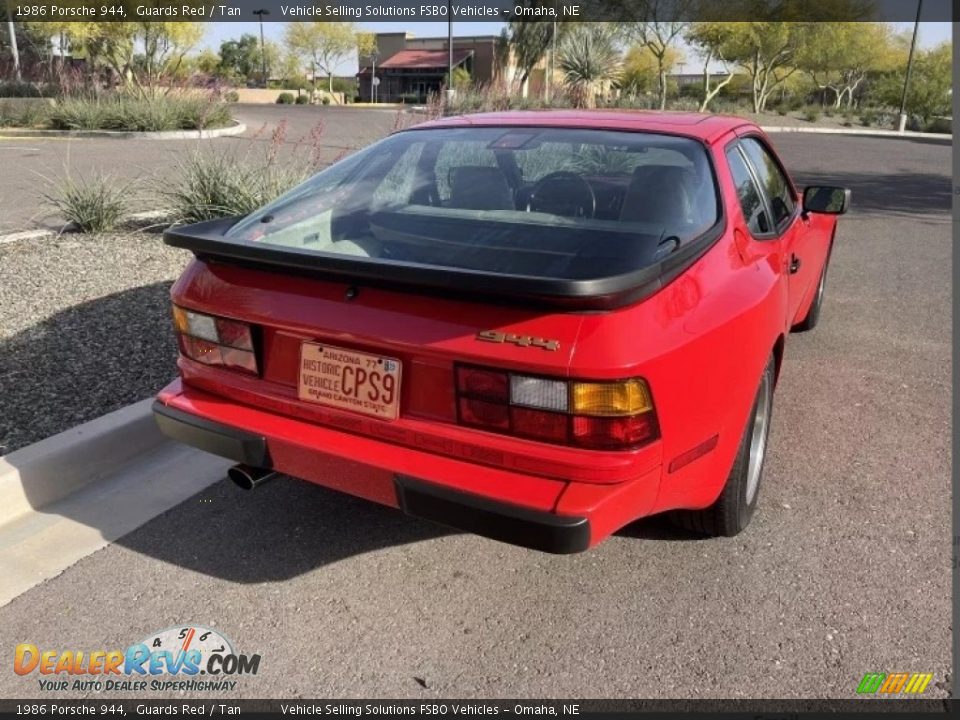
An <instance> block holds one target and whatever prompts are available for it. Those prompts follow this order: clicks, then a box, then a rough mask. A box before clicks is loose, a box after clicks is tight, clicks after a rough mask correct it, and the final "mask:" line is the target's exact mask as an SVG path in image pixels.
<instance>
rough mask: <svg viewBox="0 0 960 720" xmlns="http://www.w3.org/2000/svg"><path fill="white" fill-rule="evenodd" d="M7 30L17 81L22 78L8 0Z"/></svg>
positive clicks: (15, 33) (15, 34)
mask: <svg viewBox="0 0 960 720" xmlns="http://www.w3.org/2000/svg"><path fill="white" fill-rule="evenodd" d="M7 32H9V33H10V56H11V57H12V58H13V73H14V75H15V76H16V78H17V82H21V81H22V80H23V76H22V75H21V74H20V53H19V52H18V51H17V32H16V30H14V28H13V12H12V10H11V9H10V2H9V0H7Z"/></svg>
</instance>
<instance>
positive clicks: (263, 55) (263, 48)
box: [253, 8, 270, 87]
mask: <svg viewBox="0 0 960 720" xmlns="http://www.w3.org/2000/svg"><path fill="white" fill-rule="evenodd" d="M253 14H254V15H256V16H257V17H259V18H260V73H261V75H262V81H263V86H264V87H266V86H267V85H268V83H267V44H266V43H265V42H264V40H263V16H264V15H269V14H270V11H269V10H267V9H266V8H260V9H259V10H254V11H253Z"/></svg>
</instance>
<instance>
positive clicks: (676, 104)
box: [667, 97, 700, 112]
mask: <svg viewBox="0 0 960 720" xmlns="http://www.w3.org/2000/svg"><path fill="white" fill-rule="evenodd" d="M667 107H668V109H670V110H677V111H680V112H696V111H697V110H699V109H700V101H699V100H698V99H696V98H693V97H678V98H674V99H673V100H671V101H670V102H669V103H668V105H667Z"/></svg>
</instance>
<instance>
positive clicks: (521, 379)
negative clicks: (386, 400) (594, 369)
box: [455, 365, 660, 450]
mask: <svg viewBox="0 0 960 720" xmlns="http://www.w3.org/2000/svg"><path fill="white" fill-rule="evenodd" d="M455 375H456V391H457V410H458V420H459V423H460V424H461V425H469V426H471V427H476V428H482V429H485V430H491V431H493V432H499V433H505V434H511V435H516V436H518V437H523V438H529V439H531V440H541V441H544V442H552V443H561V444H569V445H573V446H575V447H583V448H591V449H598V450H622V449H628V448H636V447H640V446H641V445H645V444H646V443H649V442H651V441H653V440H656V439H657V438H658V437H659V436H660V431H659V428H658V425H657V415H656V412H655V411H654V407H653V400H652V398H651V396H650V390H649V388H648V387H647V383H646V381H644V380H642V379H641V378H629V379H627V380H617V381H601V380H590V381H585V380H573V381H567V380H558V379H556V378H546V377H537V376H533V375H523V374H518V373H510V372H506V371H502V370H492V369H490V368H482V367H473V366H468V365H458V366H456V367H455Z"/></svg>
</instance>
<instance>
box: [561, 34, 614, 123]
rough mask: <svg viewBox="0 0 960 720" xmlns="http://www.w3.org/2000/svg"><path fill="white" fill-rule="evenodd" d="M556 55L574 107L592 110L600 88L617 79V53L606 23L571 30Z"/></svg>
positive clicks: (612, 36)
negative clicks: (558, 55) (558, 56)
mask: <svg viewBox="0 0 960 720" xmlns="http://www.w3.org/2000/svg"><path fill="white" fill-rule="evenodd" d="M559 54H560V58H559V60H560V68H561V69H562V70H563V72H564V75H565V82H566V84H567V87H568V88H569V89H570V94H571V96H572V97H573V98H574V103H575V104H576V106H577V107H586V108H592V107H596V98H597V94H598V93H599V92H601V91H602V90H603V89H604V87H603V86H604V85H605V84H608V83H612V82H615V81H616V80H618V79H619V77H620V72H621V58H620V51H619V50H618V49H617V46H616V40H615V34H614V31H613V29H612V27H611V26H610V25H608V24H607V23H585V24H583V25H580V26H578V27H576V28H574V29H573V30H572V31H571V32H570V34H569V35H567V36H566V37H565V38H564V40H563V43H562V44H561V46H560V53H559Z"/></svg>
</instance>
